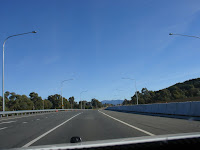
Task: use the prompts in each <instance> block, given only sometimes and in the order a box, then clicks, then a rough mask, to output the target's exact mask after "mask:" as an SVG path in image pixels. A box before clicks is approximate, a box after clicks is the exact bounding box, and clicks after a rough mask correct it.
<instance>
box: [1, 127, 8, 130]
mask: <svg viewBox="0 0 200 150" xmlns="http://www.w3.org/2000/svg"><path fill="white" fill-rule="evenodd" d="M6 128H8V127H3V128H0V130H3V129H6Z"/></svg>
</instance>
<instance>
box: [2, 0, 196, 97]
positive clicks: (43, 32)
mask: <svg viewBox="0 0 200 150" xmlns="http://www.w3.org/2000/svg"><path fill="white" fill-rule="evenodd" d="M199 6H200V1H199V0H165V1H164V0H0V20H1V21H0V45H3V41H4V39H5V38H6V37H8V36H10V35H13V34H18V33H24V32H29V31H33V30H36V31H38V33H37V34H29V35H23V36H18V37H13V38H12V39H9V40H8V41H7V43H6V45H5V91H10V92H15V93H18V94H25V95H29V93H30V92H33V91H34V92H37V93H38V94H39V95H40V96H42V98H47V96H48V95H52V94H56V93H58V94H60V87H61V81H62V80H67V79H70V78H73V79H74V80H73V81H69V82H65V83H64V84H63V96H64V97H66V98H68V97H70V96H75V100H76V101H79V99H80V92H81V91H84V90H88V91H87V92H86V93H83V94H82V98H83V99H86V100H91V98H94V97H95V98H97V99H99V100H100V101H101V100H112V99H124V98H127V99H130V97H131V96H133V94H134V92H135V86H134V81H131V80H123V79H121V78H122V77H126V78H134V79H136V81H137V89H138V90H141V89H142V88H143V87H146V88H147V89H149V90H160V89H163V88H166V87H168V86H170V85H173V84H175V83H177V82H183V81H185V80H188V79H191V78H197V77H200V39H195V38H188V37H181V36H169V33H170V32H172V33H180V34H188V35H196V36H200V28H199V27H200V7H199ZM1 50H2V48H1ZM0 58H1V60H2V52H1V53H0ZM0 64H1V68H2V63H0ZM0 75H1V78H2V69H1V70H0ZM0 90H2V87H0Z"/></svg>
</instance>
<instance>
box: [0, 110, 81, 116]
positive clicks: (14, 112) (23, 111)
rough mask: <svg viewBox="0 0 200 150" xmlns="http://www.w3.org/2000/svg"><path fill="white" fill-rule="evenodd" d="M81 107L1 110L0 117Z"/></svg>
mask: <svg viewBox="0 0 200 150" xmlns="http://www.w3.org/2000/svg"><path fill="white" fill-rule="evenodd" d="M77 110H81V109H42V110H18V111H4V112H3V111H1V112H0V117H3V116H6V117H8V116H14V115H17V116H18V115H29V114H37V113H48V112H58V111H77Z"/></svg>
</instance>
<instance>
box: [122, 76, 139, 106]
mask: <svg viewBox="0 0 200 150" xmlns="http://www.w3.org/2000/svg"><path fill="white" fill-rule="evenodd" d="M122 79H128V80H134V81H135V90H136V91H135V94H136V98H137V105H138V95H137V87H136V80H135V79H131V78H122Z"/></svg>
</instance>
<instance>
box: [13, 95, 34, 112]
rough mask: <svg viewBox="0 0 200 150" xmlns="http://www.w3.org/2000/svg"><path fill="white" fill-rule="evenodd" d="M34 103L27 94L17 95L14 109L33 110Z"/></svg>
mask: <svg viewBox="0 0 200 150" xmlns="http://www.w3.org/2000/svg"><path fill="white" fill-rule="evenodd" d="M33 106H34V103H33V102H32V101H31V100H30V99H29V98H28V97H27V96H26V95H16V100H15V101H14V104H13V106H12V109H14V110H31V109H32V108H33Z"/></svg>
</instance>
